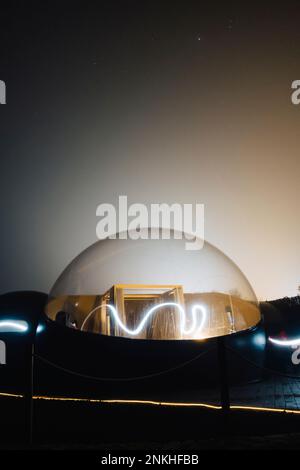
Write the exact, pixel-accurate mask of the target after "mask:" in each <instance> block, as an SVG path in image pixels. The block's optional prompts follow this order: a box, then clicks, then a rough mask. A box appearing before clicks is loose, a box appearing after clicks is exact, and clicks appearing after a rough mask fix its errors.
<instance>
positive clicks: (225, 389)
mask: <svg viewBox="0 0 300 470" xmlns="http://www.w3.org/2000/svg"><path fill="white" fill-rule="evenodd" d="M225 341H226V338H225V337H224V336H220V337H219V338H217V348H218V362H219V377H220V392H221V405H222V412H223V417H224V424H225V426H226V425H227V424H228V416H229V411H230V396H229V384H228V363H227V351H226V344H225Z"/></svg>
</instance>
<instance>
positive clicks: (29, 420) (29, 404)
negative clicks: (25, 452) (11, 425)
mask: <svg viewBox="0 0 300 470" xmlns="http://www.w3.org/2000/svg"><path fill="white" fill-rule="evenodd" d="M28 349H29V351H28V370H27V372H26V376H27V377H26V387H25V393H24V400H25V416H26V418H25V422H26V431H25V432H26V440H27V442H28V443H29V445H32V442H33V398H32V396H33V361H34V341H32V343H31V344H30V346H29V348H28Z"/></svg>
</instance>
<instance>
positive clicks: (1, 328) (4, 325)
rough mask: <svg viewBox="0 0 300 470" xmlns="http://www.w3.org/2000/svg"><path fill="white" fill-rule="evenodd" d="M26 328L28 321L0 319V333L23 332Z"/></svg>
mask: <svg viewBox="0 0 300 470" xmlns="http://www.w3.org/2000/svg"><path fill="white" fill-rule="evenodd" d="M27 330H28V323H26V322H25V321H23V320H2V321H0V332H1V333H14V332H16V333H25V332H26V331H27Z"/></svg>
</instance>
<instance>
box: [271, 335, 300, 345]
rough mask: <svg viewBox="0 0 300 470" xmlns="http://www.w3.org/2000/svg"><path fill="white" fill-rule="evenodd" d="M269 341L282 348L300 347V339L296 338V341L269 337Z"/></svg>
mask: <svg viewBox="0 0 300 470" xmlns="http://www.w3.org/2000/svg"><path fill="white" fill-rule="evenodd" d="M268 340H269V341H270V342H271V343H273V344H276V345H277V346H282V347H287V346H297V345H299V346H300V338H296V339H276V338H271V337H270V336H269V338H268Z"/></svg>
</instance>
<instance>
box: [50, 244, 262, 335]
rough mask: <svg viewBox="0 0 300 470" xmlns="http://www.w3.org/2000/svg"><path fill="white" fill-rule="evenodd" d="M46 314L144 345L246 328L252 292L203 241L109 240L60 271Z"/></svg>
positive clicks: (254, 307) (255, 318) (253, 313)
mask: <svg viewBox="0 0 300 470" xmlns="http://www.w3.org/2000/svg"><path fill="white" fill-rule="evenodd" d="M46 314H47V315H48V317H49V318H50V319H52V320H54V321H56V322H58V323H60V324H62V325H65V326H67V327H70V328H74V329H77V330H80V331H82V332H90V333H95V334H100V335H107V336H114V337H125V338H132V339H144V340H186V339H190V340H191V339H192V340H201V339H205V338H211V337H217V336H223V335H228V334H233V333H236V332H238V331H243V330H247V329H249V328H252V327H253V326H255V325H256V324H257V323H259V321H260V311H259V307H258V303H257V300H256V297H255V294H254V292H253V290H252V288H251V286H250V284H249V282H248V281H247V279H246V278H245V276H244V275H243V274H242V273H241V271H240V270H239V268H238V267H237V266H236V265H235V264H234V263H233V262H232V261H231V260H230V259H229V258H228V257H226V256H225V255H224V254H223V253H221V252H220V251H219V250H218V249H217V248H215V247H213V246H212V245H210V244H209V243H207V242H205V244H204V247H203V248H202V249H201V250H198V251H188V250H186V249H185V244H184V239H169V240H167V239H161V238H160V239H155V240H152V239H140V240H131V239H116V240H110V239H107V240H103V241H99V242H97V243H95V244H94V245H92V246H91V247H90V248H88V249H87V250H85V251H84V252H83V253H82V254H81V255H79V256H78V257H77V258H76V259H75V260H74V261H73V262H72V263H71V264H70V265H69V266H68V267H67V268H66V270H65V271H64V272H63V273H62V275H61V276H60V278H59V279H58V281H57V282H56V284H55V285H54V287H53V289H52V291H51V292H50V295H49V301H48V304H47V307H46Z"/></svg>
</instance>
